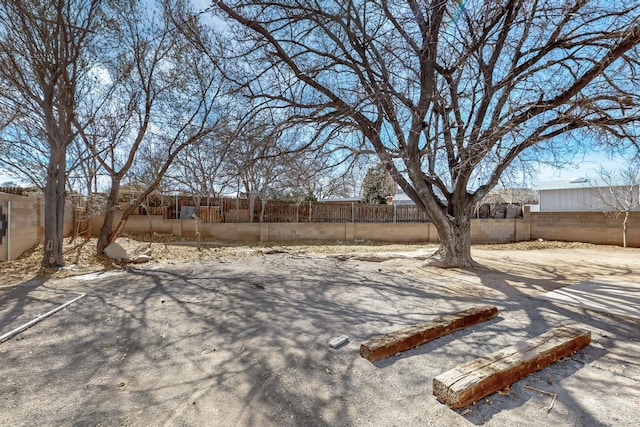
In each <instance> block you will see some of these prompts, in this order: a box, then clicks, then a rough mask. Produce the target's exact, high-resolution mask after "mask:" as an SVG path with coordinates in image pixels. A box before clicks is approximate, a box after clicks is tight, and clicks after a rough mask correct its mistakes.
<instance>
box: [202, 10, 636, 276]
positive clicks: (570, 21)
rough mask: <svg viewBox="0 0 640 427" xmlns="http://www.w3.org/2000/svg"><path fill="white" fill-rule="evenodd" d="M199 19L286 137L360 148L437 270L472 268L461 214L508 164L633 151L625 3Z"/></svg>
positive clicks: (630, 18)
mask: <svg viewBox="0 0 640 427" xmlns="http://www.w3.org/2000/svg"><path fill="white" fill-rule="evenodd" d="M214 5H215V7H216V10H217V11H220V14H221V16H224V17H226V18H228V19H229V25H230V26H231V30H230V31H229V32H228V34H234V35H235V36H236V37H237V41H236V42H235V43H229V44H228V46H229V49H231V50H233V54H234V55H235V56H238V55H240V54H244V55H245V58H246V59H247V61H248V63H250V64H251V65H250V66H248V65H247V66H244V67H239V68H238V69H239V70H240V71H241V72H239V73H237V74H236V75H234V76H232V78H235V80H236V82H237V83H238V84H240V85H241V87H242V88H243V89H244V90H245V92H246V93H247V94H248V95H249V96H251V97H253V98H254V99H256V100H260V101H261V102H263V103H265V105H269V106H271V107H272V108H277V109H279V110H284V109H285V108H289V111H290V113H291V115H290V120H291V121H292V122H296V121H297V122H298V123H300V124H305V123H310V122H316V123H322V124H324V127H323V130H324V131H326V130H327V129H329V128H333V129H342V130H345V131H347V130H353V131H355V132H358V133H359V134H360V135H363V137H364V139H365V140H366V141H367V147H370V149H371V148H372V149H373V150H374V151H375V153H376V154H377V155H378V157H379V158H380V161H381V162H382V163H383V164H384V165H385V167H386V168H387V170H388V171H389V172H390V173H391V175H392V176H393V178H394V179H395V181H396V182H397V183H398V184H399V186H400V187H401V188H402V190H403V191H404V192H405V193H406V194H407V195H408V196H409V197H410V198H411V199H412V200H413V201H414V202H415V203H416V205H417V206H418V207H420V208H422V209H424V210H425V211H426V212H427V214H428V215H429V217H430V219H431V221H433V223H434V225H435V226H436V228H437V229H438V235H439V239H440V248H439V250H438V251H437V252H436V254H435V256H434V261H436V262H437V263H438V264H439V265H442V266H456V267H465V266H470V265H473V264H474V263H473V259H472V257H471V251H470V220H469V218H470V215H471V213H472V212H473V207H474V205H475V204H476V202H478V201H479V200H480V199H481V198H482V197H483V196H484V195H485V194H486V192H487V191H489V190H490V189H491V188H493V187H494V186H495V185H496V184H497V183H498V182H499V179H500V177H501V175H502V174H503V173H505V171H506V170H507V169H508V168H509V167H510V165H512V163H513V162H514V161H515V160H516V159H518V158H522V157H521V156H522V155H525V156H526V155H527V154H533V153H535V150H536V147H539V148H543V147H544V148H551V149H555V148H557V147H566V146H571V145H573V146H575V144H576V142H575V141H579V140H582V141H584V140H588V139H589V138H591V137H594V136H595V137H597V138H598V140H599V141H606V142H608V143H612V144H619V145H622V144H628V143H633V144H635V141H636V140H635V139H634V138H635V136H636V135H635V134H634V132H637V127H634V124H635V123H637V121H638V120H639V119H640V116H639V107H638V106H639V105H640V99H639V98H640V88H639V87H638V86H639V85H640V81H639V80H638V79H636V78H634V76H636V75H637V72H638V71H640V70H638V59H639V57H638V43H639V42H640V22H639V21H638V16H639V14H640V4H638V3H637V2H629V1H621V2H615V3H612V2H609V1H604V0H564V1H528V0H501V1H493V2H473V3H471V4H470V3H464V2H447V1H442V0H422V1H421V0H407V1H400V0H390V1H382V0H375V1H370V0H367V1H365V0H349V1H342V0H340V1H338V0H335V1H322V2H317V1H313V0H292V1H278V0H276V1H269V2H261V1H257V2H256V1H243V0H238V1H217V2H215V3H214ZM251 71H254V72H253V73H251ZM354 140H357V139H354ZM367 147H361V146H354V147H353V148H354V150H361V149H363V148H364V149H366V148H367ZM534 157H536V156H534ZM478 178H480V180H478Z"/></svg>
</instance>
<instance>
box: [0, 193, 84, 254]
mask: <svg viewBox="0 0 640 427" xmlns="http://www.w3.org/2000/svg"><path fill="white" fill-rule="evenodd" d="M0 206H1V207H2V213H3V214H4V215H6V216H7V220H8V230H7V235H5V236H4V237H2V243H0V260H2V261H6V260H13V259H16V258H18V257H19V256H20V255H22V253H23V252H24V251H26V250H27V249H29V248H31V247H33V246H35V245H36V244H38V243H40V242H42V240H43V239H44V202H43V198H42V195H29V196H19V195H16V194H8V193H0ZM72 227H73V209H72V207H71V206H70V204H69V203H67V205H66V206H65V218H64V235H65V236H67V235H68V234H69V233H70V232H71V230H72Z"/></svg>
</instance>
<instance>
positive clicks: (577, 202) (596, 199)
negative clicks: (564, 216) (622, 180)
mask: <svg viewBox="0 0 640 427" xmlns="http://www.w3.org/2000/svg"><path fill="white" fill-rule="evenodd" d="M600 191H601V194H603V195H605V196H606V195H607V191H609V190H608V188H602V189H600ZM634 191H635V198H636V200H637V198H638V187H637V186H636V188H635V189H634ZM609 205H611V203H609ZM610 210H612V209H611V208H609V207H607V206H606V205H605V204H604V203H603V201H602V198H601V197H600V196H599V195H598V189H595V188H562V189H549V190H543V189H541V190H540V212H605V211H610ZM634 210H639V209H638V207H636V209H634Z"/></svg>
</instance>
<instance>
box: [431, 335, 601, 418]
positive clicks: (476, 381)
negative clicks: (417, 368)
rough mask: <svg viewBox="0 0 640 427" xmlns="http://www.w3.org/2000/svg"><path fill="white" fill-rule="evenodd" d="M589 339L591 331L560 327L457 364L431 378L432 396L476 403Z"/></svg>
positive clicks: (455, 403)
mask: <svg viewBox="0 0 640 427" xmlns="http://www.w3.org/2000/svg"><path fill="white" fill-rule="evenodd" d="M590 342H591V332H589V331H583V330H579V329H575V328H570V327H564V328H558V329H553V330H551V331H549V332H547V333H544V334H542V335H539V336H537V337H535V338H532V339H530V340H528V341H522V342H519V343H517V344H515V345H513V346H510V347H507V348H505V349H503V350H500V351H496V352H495V353H491V354H489V355H488V356H486V357H481V358H478V359H475V360H472V361H470V362H467V363H464V364H462V365H459V366H457V367H455V368H453V369H451V370H450V371H447V372H445V373H443V374H440V375H438V376H437V377H435V378H434V379H433V394H434V395H435V396H436V398H437V399H438V400H439V401H440V402H442V403H445V404H447V405H448V406H449V407H451V408H453V409H456V408H462V407H465V406H467V405H470V404H472V403H473V402H477V401H478V400H480V399H482V398H483V397H485V396H488V395H490V394H491V393H494V392H496V391H498V390H500V389H503V388H504V387H506V386H508V385H509V384H512V383H514V382H516V381H518V380H519V379H521V378H524V377H526V376H527V375H530V374H532V373H534V372H536V371H538V370H540V369H542V368H544V367H546V366H549V365H550V364H552V363H553V362H555V361H556V360H558V359H560V358H562V357H564V356H568V355H570V354H572V353H574V352H576V351H578V350H580V349H581V348H583V347H585V346H587V345H589V343H590Z"/></svg>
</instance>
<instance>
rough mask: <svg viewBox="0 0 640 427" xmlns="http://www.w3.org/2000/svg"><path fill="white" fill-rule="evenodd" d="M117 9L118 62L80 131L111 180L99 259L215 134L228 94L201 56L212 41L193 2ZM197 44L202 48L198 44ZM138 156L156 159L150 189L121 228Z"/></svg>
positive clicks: (107, 71)
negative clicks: (184, 155) (122, 197)
mask: <svg viewBox="0 0 640 427" xmlns="http://www.w3.org/2000/svg"><path fill="white" fill-rule="evenodd" d="M114 7H115V8H114V9H113V10H112V11H111V17H112V18H113V19H112V23H113V26H112V28H111V30H112V33H111V34H110V35H109V36H110V37H105V39H104V42H105V43H108V44H110V46H112V47H113V49H114V52H115V55H116V58H114V59H112V60H108V61H107V60H105V62H104V63H103V64H102V66H101V70H100V75H101V81H100V83H101V85H100V86H99V85H98V83H96V88H95V90H94V102H93V104H92V106H93V107H94V108H90V109H88V111H87V113H88V114H90V115H91V117H92V120H90V121H89V125H88V126H87V127H86V128H83V129H81V131H80V135H81V136H82V139H83V140H84V142H85V144H86V145H87V147H89V148H90V150H91V152H92V153H93V154H94V155H95V156H96V158H97V159H98V161H99V162H100V165H101V167H102V168H103V169H104V170H105V171H106V173H107V174H108V176H109V179H110V189H109V195H108V198H107V206H106V211H105V217H104V222H103V224H102V228H101V230H100V234H99V237H98V243H97V252H98V254H101V253H102V252H103V250H104V248H105V247H106V246H107V245H108V244H109V243H111V242H112V241H113V240H114V239H115V238H116V237H117V236H118V235H119V234H120V233H121V231H122V230H123V228H124V226H125V224H126V222H127V219H128V217H129V216H130V215H131V214H132V213H133V212H134V211H135V210H136V209H138V207H139V206H140V203H141V202H143V201H144V200H145V198H146V197H147V196H148V195H149V194H151V193H152V192H153V191H154V190H155V188H157V186H158V185H159V184H160V182H161V181H162V179H163V177H164V174H165V173H166V171H167V170H168V168H169V166H170V165H171V163H172V161H173V160H174V159H175V157H176V156H177V155H178V154H179V153H180V151H181V150H183V149H184V148H185V147H187V146H188V145H190V144H195V143H197V142H199V141H201V140H202V139H203V138H205V137H207V136H208V135H209V134H210V133H211V132H213V130H214V128H215V124H216V117H215V115H214V112H215V107H216V103H217V95H218V94H219V92H220V90H221V84H220V83H221V81H220V79H219V78H218V74H217V73H216V72H215V69H214V68H213V64H212V63H211V62H210V61H209V60H208V59H207V58H206V57H203V55H202V52H201V51H200V50H199V46H200V45H202V44H207V43H210V41H209V40H208V39H207V34H206V33H205V32H204V30H203V29H202V27H201V26H200V24H199V23H198V21H197V16H196V14H195V13H194V12H192V11H190V10H189V8H188V7H187V5H186V2H184V1H180V2H173V1H168V0H166V1H165V0H161V1H158V2H145V3H143V2H126V3H118V4H116V5H115V6H114ZM194 38H198V40H199V44H194V43H193V42H192V41H193V39H194ZM210 48H211V49H213V48H212V47H211V46H210ZM106 59H109V58H106ZM139 153H155V154H156V156H155V157H154V161H153V162H149V164H147V165H146V166H148V167H146V168H143V169H145V171H146V176H145V181H146V182H144V186H143V189H142V190H141V191H140V193H139V194H138V195H137V197H136V198H135V200H132V201H130V203H129V205H128V206H127V207H126V208H125V209H124V210H123V211H122V216H121V217H120V219H119V220H118V222H117V223H115V225H114V222H115V218H116V217H115V214H116V210H117V209H118V207H119V203H118V202H119V200H118V195H119V191H120V186H121V183H122V181H123V180H125V179H127V178H128V177H131V173H132V171H133V169H132V168H133V166H134V164H135V163H136V162H137V161H138V160H141V159H140V158H139ZM150 159H151V157H150V156H147V158H146V160H147V161H149V160H150ZM142 160H144V159H142ZM138 169H140V168H138Z"/></svg>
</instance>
